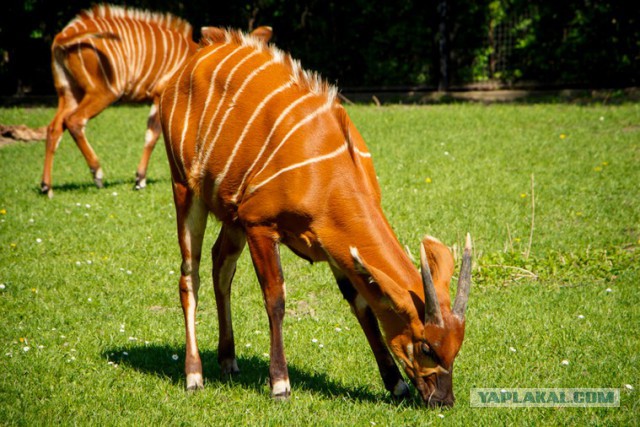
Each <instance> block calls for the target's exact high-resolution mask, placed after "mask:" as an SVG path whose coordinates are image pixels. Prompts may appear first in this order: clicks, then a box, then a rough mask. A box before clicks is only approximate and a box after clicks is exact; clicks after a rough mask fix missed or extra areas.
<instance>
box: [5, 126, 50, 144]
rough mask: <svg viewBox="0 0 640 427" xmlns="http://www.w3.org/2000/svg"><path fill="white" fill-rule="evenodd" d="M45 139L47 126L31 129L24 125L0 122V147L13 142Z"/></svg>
mask: <svg viewBox="0 0 640 427" xmlns="http://www.w3.org/2000/svg"><path fill="white" fill-rule="evenodd" d="M45 139H47V127H46V126H41V127H39V128H36V129H33V128H30V127H28V126H25V125H3V124H0V147H2V146H5V145H9V144H13V143H15V142H18V141H21V142H34V141H44V140H45Z"/></svg>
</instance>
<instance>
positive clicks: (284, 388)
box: [271, 378, 291, 396]
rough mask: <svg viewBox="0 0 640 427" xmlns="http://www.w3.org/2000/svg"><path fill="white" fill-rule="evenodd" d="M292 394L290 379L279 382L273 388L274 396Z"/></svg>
mask: <svg viewBox="0 0 640 427" xmlns="http://www.w3.org/2000/svg"><path fill="white" fill-rule="evenodd" d="M286 393H291V385H290V384H289V379H288V378H287V379H286V380H278V381H276V382H275V383H274V384H272V387H271V394H272V395H273V396H277V395H280V394H286Z"/></svg>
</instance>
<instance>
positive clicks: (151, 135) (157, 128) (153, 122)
mask: <svg viewBox="0 0 640 427" xmlns="http://www.w3.org/2000/svg"><path fill="white" fill-rule="evenodd" d="M159 102H160V100H159V99H158V98H156V99H154V100H153V105H152V106H151V111H150V112H149V118H148V119H147V131H146V133H145V134H144V149H143V150H142V157H141V158H140V163H139V164H138V169H137V170H136V185H135V187H134V189H135V190H141V189H143V188H144V187H146V186H147V167H148V166H149V159H150V158H151V153H153V149H154V147H155V146H156V142H158V138H159V137H160V133H161V132H162V127H161V125H160V115H159V114H158V104H159Z"/></svg>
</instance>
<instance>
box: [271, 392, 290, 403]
mask: <svg viewBox="0 0 640 427" xmlns="http://www.w3.org/2000/svg"><path fill="white" fill-rule="evenodd" d="M290 396H291V392H290V391H285V392H283V393H278V394H272V395H271V398H272V399H273V400H275V401H276V402H288V401H289V397H290Z"/></svg>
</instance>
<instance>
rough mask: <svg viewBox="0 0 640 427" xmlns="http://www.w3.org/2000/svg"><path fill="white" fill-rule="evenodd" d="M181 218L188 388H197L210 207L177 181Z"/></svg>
mask: <svg viewBox="0 0 640 427" xmlns="http://www.w3.org/2000/svg"><path fill="white" fill-rule="evenodd" d="M173 195H174V200H175V204H176V213H177V215H176V216H177V221H178V242H179V243H180V252H181V253H182V266H181V275H180V302H181V304H182V311H183V314H184V326H185V335H186V343H187V354H186V357H185V362H184V370H185V374H186V376H187V390H197V389H201V388H203V386H204V383H203V379H202V362H201V360H200V353H199V351H198V342H197V340H196V309H197V306H198V289H199V288H200V272H199V269H200V258H201V253H202V240H203V237H204V230H205V228H206V226H207V210H206V207H205V205H204V203H203V202H202V201H201V200H200V199H198V198H196V197H195V196H194V195H193V193H192V192H191V191H190V190H188V189H187V187H186V186H185V185H183V184H180V183H175V184H174V185H173Z"/></svg>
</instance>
